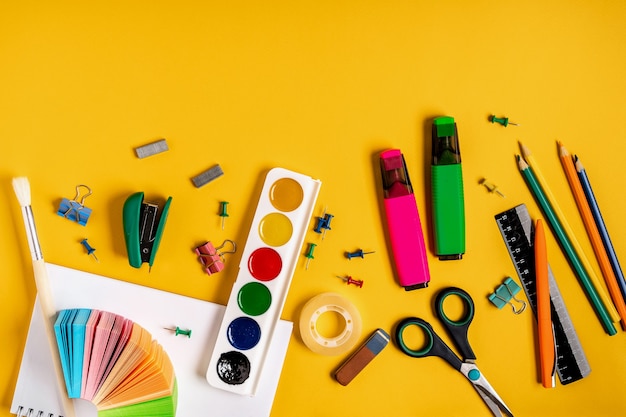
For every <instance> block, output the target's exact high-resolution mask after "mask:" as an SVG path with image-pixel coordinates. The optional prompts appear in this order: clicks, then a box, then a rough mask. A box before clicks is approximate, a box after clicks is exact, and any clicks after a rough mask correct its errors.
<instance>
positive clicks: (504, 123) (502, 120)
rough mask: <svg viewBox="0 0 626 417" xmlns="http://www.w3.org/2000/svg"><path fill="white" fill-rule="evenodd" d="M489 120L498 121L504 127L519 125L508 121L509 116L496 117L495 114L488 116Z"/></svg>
mask: <svg viewBox="0 0 626 417" xmlns="http://www.w3.org/2000/svg"><path fill="white" fill-rule="evenodd" d="M489 120H490V121H491V123H499V124H501V125H502V126H504V127H507V126H508V125H513V126H519V125H518V124H517V123H513V122H509V118H508V117H502V118H500V117H496V116H493V115H492V116H491V117H490V118H489Z"/></svg>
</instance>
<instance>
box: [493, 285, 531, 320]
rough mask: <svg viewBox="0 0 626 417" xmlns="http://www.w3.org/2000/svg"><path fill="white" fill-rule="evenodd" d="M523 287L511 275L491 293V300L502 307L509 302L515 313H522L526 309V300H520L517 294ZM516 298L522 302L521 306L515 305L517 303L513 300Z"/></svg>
mask: <svg viewBox="0 0 626 417" xmlns="http://www.w3.org/2000/svg"><path fill="white" fill-rule="evenodd" d="M520 290H521V288H520V286H519V285H517V283H516V282H515V281H513V279H512V278H511V277H507V278H506V279H505V280H504V284H501V285H499V286H498V288H496V290H495V292H494V293H492V294H489V297H488V298H489V301H491V302H492V303H493V304H494V305H495V306H496V307H498V308H499V309H501V308H502V307H504V306H505V305H506V304H509V305H510V306H511V307H512V308H513V313H515V314H521V313H522V312H523V311H524V310H525V309H526V302H525V301H522V300H518V299H517V298H515V295H516V294H517V293H518V292H520ZM511 300H515V301H517V302H518V303H520V304H521V306H520V307H519V308H516V307H515V304H513V303H512V302H511Z"/></svg>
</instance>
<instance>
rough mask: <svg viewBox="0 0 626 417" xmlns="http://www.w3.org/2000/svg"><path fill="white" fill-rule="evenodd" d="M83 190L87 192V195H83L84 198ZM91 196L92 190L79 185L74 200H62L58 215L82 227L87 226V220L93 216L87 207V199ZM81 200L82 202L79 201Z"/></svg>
mask: <svg viewBox="0 0 626 417" xmlns="http://www.w3.org/2000/svg"><path fill="white" fill-rule="evenodd" d="M81 188H84V189H85V190H86V194H83V195H82V196H81ZM90 195H91V188H89V187H87V186H86V185H82V184H80V185H77V186H76V196H75V197H74V198H73V199H72V200H68V199H67V198H64V199H63V200H61V204H60V205H59V210H57V214H58V215H59V216H61V217H65V218H66V219H68V220H71V221H74V222H76V223H78V224H80V225H81V226H85V225H86V224H87V220H89V216H91V209H90V208H89V207H85V199H86V198H87V197H89V196H90ZM79 198H80V201H79V200H78V199H79Z"/></svg>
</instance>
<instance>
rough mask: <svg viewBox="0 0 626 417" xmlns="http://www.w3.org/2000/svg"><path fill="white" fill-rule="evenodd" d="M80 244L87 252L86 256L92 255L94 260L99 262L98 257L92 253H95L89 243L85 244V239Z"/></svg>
mask: <svg viewBox="0 0 626 417" xmlns="http://www.w3.org/2000/svg"><path fill="white" fill-rule="evenodd" d="M80 244H81V245H83V246H84V247H85V249H86V250H87V255H93V257H94V259H95V260H96V261H98V262H100V261H99V260H98V257H97V256H96V254H95V253H94V252H95V251H96V249H95V248H92V247H91V246H90V245H89V243H87V239H83V240H81V241H80Z"/></svg>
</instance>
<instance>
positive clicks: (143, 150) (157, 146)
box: [135, 139, 169, 159]
mask: <svg viewBox="0 0 626 417" xmlns="http://www.w3.org/2000/svg"><path fill="white" fill-rule="evenodd" d="M167 150H169V148H168V147H167V142H165V139H161V140H157V141H156V142H152V143H148V144H147V145H143V146H139V147H137V148H135V153H136V154H137V157H138V158H140V159H143V158H146V157H148V156H152V155H156V154H158V153H161V152H165V151H167Z"/></svg>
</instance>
